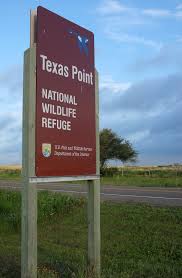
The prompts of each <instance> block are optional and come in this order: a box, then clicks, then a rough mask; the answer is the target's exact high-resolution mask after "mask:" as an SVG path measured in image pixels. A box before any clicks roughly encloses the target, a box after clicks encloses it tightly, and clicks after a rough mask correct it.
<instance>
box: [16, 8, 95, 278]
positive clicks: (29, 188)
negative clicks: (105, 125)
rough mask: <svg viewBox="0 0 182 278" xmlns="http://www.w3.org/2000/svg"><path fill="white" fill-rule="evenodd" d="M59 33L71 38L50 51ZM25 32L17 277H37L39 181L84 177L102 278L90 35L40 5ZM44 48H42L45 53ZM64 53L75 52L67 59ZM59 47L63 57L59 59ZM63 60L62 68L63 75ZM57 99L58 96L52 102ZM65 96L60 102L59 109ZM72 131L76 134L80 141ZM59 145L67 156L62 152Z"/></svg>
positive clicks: (91, 240)
mask: <svg viewBox="0 0 182 278" xmlns="http://www.w3.org/2000/svg"><path fill="white" fill-rule="evenodd" d="M44 20H46V21H45V22H44ZM57 25H58V26H57ZM42 26H43V28H42ZM56 28H57V29H58V30H59V31H58V32H60V36H61V35H62V34H65V32H67V33H66V36H67V37H68V40H67V41H66V42H65V43H62V40H61V38H60V41H59V43H58V42H57V46H58V47H59V48H55V42H54V37H55V38H57V37H58V34H59V33H56V32H55V34H53V33H52V30H56ZM30 34H31V36H30V48H29V49H28V50H26V51H25V54H24V83H23V149H22V168H23V170H22V177H23V189H22V249H21V250H22V255H21V256H22V259H21V277H22V278H36V277H37V183H39V182H53V181H54V182H60V181H75V180H85V181H87V184H88V269H89V270H90V271H93V273H94V274H95V275H96V276H97V277H99V276H100V175H99V168H100V159H99V102H98V73H97V71H96V70H95V69H94V67H93V65H94V59H93V57H94V56H93V52H92V51H93V50H92V49H93V34H92V33H91V32H90V31H88V30H86V29H84V28H82V27H80V26H78V25H76V24H74V23H71V22H70V21H67V20H66V19H63V18H62V17H59V16H58V15H55V14H53V13H52V12H50V11H48V10H46V9H44V8H42V7H38V14H37V11H33V12H31V31H30ZM52 34H53V35H52ZM50 35H51V36H52V37H51V38H50V37H49V36H50ZM72 35H73V36H72ZM75 36H76V40H75ZM64 38H65V36H64ZM47 39H48V40H49V41H51V39H52V40H53V41H52V44H50V45H49V41H48V42H47V43H45V41H46V40H47ZM37 40H38V41H37ZM79 40H81V41H82V42H83V44H79ZM62 44H63V45H62ZM70 44H71V45H70ZM42 45H43V46H44V45H46V46H47V48H46V49H45V50H44V49H42ZM52 45H53V46H54V47H53V49H52ZM57 46H56V47H57ZM61 47H62V48H61ZM69 48H70V49H71V51H72V53H73V55H72V56H71V58H70V55H68V58H66V55H67V49H68V50H69ZM60 49H62V52H63V54H64V52H65V54H64V55H63V56H61V57H62V58H60ZM64 49H65V50H64ZM43 52H44V53H43ZM75 53H76V54H77V55H76V54H75ZM89 53H90V56H89ZM48 55H50V56H54V57H55V58H56V57H57V59H58V61H52V62H51V59H53V58H52V57H48ZM75 55H76V57H75ZM79 55H80V56H79ZM78 57H80V60H79V59H78ZM48 58H49V59H48ZM59 59H62V60H59ZM72 60H73V61H72ZM46 61H47V62H46ZM61 62H62V64H63V63H64V64H65V68H64V69H63V71H61V69H60V68H61V66H62V64H61ZM56 65H57V66H56ZM56 67H57V69H56ZM63 67H64V66H63ZM81 67H84V68H81ZM63 72H64V73H65V75H64V74H63V75H64V76H63V75H62V73H63ZM51 74H52V75H51ZM60 75H61V78H60ZM67 80H68V81H67ZM48 82H49V83H48ZM51 86H52V87H51ZM46 88H47V90H48V89H49V93H48V94H47V91H46ZM51 92H52V93H51ZM53 92H54V93H53ZM59 92H60V93H59ZM63 92H65V93H63ZM66 92H67V93H66ZM75 93H76V95H75ZM55 94H57V99H55V98H54V99H53V98H52V97H51V96H52V95H54V96H55ZM48 96H49V97H48ZM58 97H59V98H58ZM43 98H46V99H43ZM49 98H51V102H49ZM64 99H66V101H65V103H64V104H63V103H61V104H60V103H59V101H60V102H64ZM68 100H69V101H68ZM53 101H54V102H53ZM61 105H62V106H61ZM55 111H62V112H61V113H62V114H61V113H57V114H56V113H55ZM65 111H67V112H65ZM68 111H69V112H68ZM66 113H67V114H66ZM55 114H56V116H55ZM70 115H71V116H72V118H73V119H69V121H68V120H67V122H66V120H65V117H66V116H67V117H70V118H71V116H70ZM53 117H54V118H53ZM56 124H57V126H56ZM59 124H61V128H62V130H61V132H60V130H59V129H60V125H59ZM84 127H85V128H84ZM86 127H87V128H88V130H86ZM82 129H83V131H82ZM85 130H86V131H85ZM77 132H78V134H79V132H81V134H82V136H81V137H80V138H79V136H78V135H77ZM70 134H71V135H70ZM52 138H53V140H52ZM67 138H69V140H70V141H69V142H68V146H67V145H66V142H67V141H68V139H67ZM62 142H63V143H62ZM63 147H64V148H66V150H67V151H66V152H62V149H61V148H63ZM78 149H80V150H81V151H80V153H79V152H77V151H76V150H78ZM68 150H70V151H68ZM58 151H59V152H58ZM57 153H58V154H59V156H62V157H61V159H60V157H59V156H58V155H57ZM65 156H66V157H65ZM67 156H68V157H67ZM54 165H55V166H54ZM69 165H70V167H69ZM78 166H79V167H78ZM59 169H61V171H60V170H59Z"/></svg>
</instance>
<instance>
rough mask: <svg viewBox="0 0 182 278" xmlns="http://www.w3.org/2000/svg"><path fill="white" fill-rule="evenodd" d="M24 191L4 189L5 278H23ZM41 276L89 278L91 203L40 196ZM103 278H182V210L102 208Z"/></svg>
mask: <svg viewBox="0 0 182 278" xmlns="http://www.w3.org/2000/svg"><path fill="white" fill-rule="evenodd" d="M20 199H21V197H20V193H18V192H8V191H0V223H1V225H0V277H1V278H2V277H3V278H4V277H5V278H6V277H7V278H19V277H20ZM38 207H39V217H38V270H39V271H38V277H39V278H46V277H47V278H51V277H52V278H56V277H64V278H66V277H67V278H73V277H75V278H85V277H86V262H87V218H86V215H87V203H86V201H84V200H83V199H73V198H72V197H68V196H63V195H60V194H55V193H54V194H53V193H47V192H41V193H39V194H38ZM101 234H102V241H101V260H102V275H101V277H102V278H120V277H121V278H152V277H153V278H158V277H161V278H162V277H165V278H168V277H169V278H181V277H182V263H181V262H182V236H181V235H182V208H159V207H152V206H149V205H136V204H112V203H102V204H101Z"/></svg>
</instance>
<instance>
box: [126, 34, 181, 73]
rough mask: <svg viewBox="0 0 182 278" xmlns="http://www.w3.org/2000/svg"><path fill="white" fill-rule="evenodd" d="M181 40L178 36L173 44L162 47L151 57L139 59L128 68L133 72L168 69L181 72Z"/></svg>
mask: <svg viewBox="0 0 182 278" xmlns="http://www.w3.org/2000/svg"><path fill="white" fill-rule="evenodd" d="M181 42H182V38H181V36H178V37H177V38H176V41H175V43H173V44H168V45H167V44H166V45H164V46H162V47H161V48H160V50H159V52H158V53H157V54H156V55H154V56H153V57H150V58H147V59H140V60H138V61H136V62H135V63H134V64H133V65H131V66H130V67H129V68H130V69H131V70H133V71H137V72H140V71H145V72H146V71H150V70H151V69H159V68H160V69H162V68H165V69H166V68H167V67H168V68H169V69H171V70H173V69H174V68H175V69H178V70H182V48H181Z"/></svg>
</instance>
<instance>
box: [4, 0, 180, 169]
mask: <svg viewBox="0 0 182 278" xmlns="http://www.w3.org/2000/svg"><path fill="white" fill-rule="evenodd" d="M38 5H41V6H43V7H45V8H47V9H49V10H51V11H53V12H55V13H57V14H59V15H61V16H63V17H65V18H67V19H69V20H71V21H73V22H75V23H77V24H79V25H81V26H83V27H85V28H86V29H89V30H91V31H92V32H94V35H95V64H96V68H97V70H98V71H99V94H100V129H102V128H111V129H112V130H113V131H114V132H116V133H117V134H118V135H120V136H121V137H122V138H125V139H127V140H129V141H130V142H131V143H132V144H133V147H134V148H135V149H136V150H137V151H138V153H139V156H138V161H137V164H138V165H161V164H162V165H163V164H173V163H182V128H181V127H182V124H181V123H182V121H181V110H182V28H181V27H182V1H180V0H179V1H176V0H152V1H146V0H125V1H124V0H123V1H122V0H121V1H120V0H97V1H96V0H92V1H83V0H82V1H81V0H77V1H71V0H67V1H59V0H47V1H46V0H42V1H41V0H40V1H38V0H26V1H23V0H14V1H10V0H6V1H1V4H0V24H1V28H0V38H1V55H0V164H21V148H22V147H21V142H22V94H23V88H22V87H23V85H22V83H23V53H24V51H25V50H26V49H27V48H28V47H29V28H30V26H29V20H30V19H29V13H30V9H35V8H36V7H37V6H38Z"/></svg>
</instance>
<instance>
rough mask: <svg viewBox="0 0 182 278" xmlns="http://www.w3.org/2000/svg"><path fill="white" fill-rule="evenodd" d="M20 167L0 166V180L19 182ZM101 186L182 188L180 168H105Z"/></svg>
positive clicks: (181, 171)
mask: <svg viewBox="0 0 182 278" xmlns="http://www.w3.org/2000/svg"><path fill="white" fill-rule="evenodd" d="M20 178H21V167H20V166H16V165H15V166H0V179H6V180H8V179H11V180H12V179H13V180H20ZM101 184H105V185H107V184H111V185H112V184H113V185H120V186H155V187H158V186H162V187H182V169H181V167H175V166H172V167H154V166H153V167H152V166H151V167H123V168H107V169H106V171H105V173H104V175H101Z"/></svg>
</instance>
